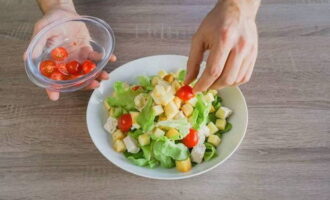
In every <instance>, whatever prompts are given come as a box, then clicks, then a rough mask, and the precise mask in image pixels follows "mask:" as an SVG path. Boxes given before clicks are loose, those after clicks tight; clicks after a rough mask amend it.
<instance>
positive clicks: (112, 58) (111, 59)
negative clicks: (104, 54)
mask: <svg viewBox="0 0 330 200" xmlns="http://www.w3.org/2000/svg"><path fill="white" fill-rule="evenodd" d="M109 61H110V62H116V61H117V56H116V55H115V54H112V55H111V56H110V59H109Z"/></svg>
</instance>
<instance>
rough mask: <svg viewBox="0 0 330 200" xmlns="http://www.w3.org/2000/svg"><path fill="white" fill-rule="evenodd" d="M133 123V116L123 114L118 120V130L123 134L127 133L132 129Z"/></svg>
mask: <svg viewBox="0 0 330 200" xmlns="http://www.w3.org/2000/svg"><path fill="white" fill-rule="evenodd" d="M132 123H133V121H132V116H131V115H130V114H123V115H122V116H120V117H119V119H118V128H119V129H120V130H121V131H123V132H127V131H129V130H130V129H131V127H132Z"/></svg>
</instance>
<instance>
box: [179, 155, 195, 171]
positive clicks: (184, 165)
mask: <svg viewBox="0 0 330 200" xmlns="http://www.w3.org/2000/svg"><path fill="white" fill-rule="evenodd" d="M175 165H176V169H177V170H178V171H180V172H188V171H190V170H191V161H190V158H189V157H188V158H187V159H186V160H176V161H175Z"/></svg>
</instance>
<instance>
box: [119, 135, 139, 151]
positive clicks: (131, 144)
mask: <svg viewBox="0 0 330 200" xmlns="http://www.w3.org/2000/svg"><path fill="white" fill-rule="evenodd" d="M123 141H124V144H125V146H126V148H127V151H128V152H130V153H137V152H139V151H140V148H139V147H138V144H137V141H136V139H134V138H133V137H132V136H130V135H127V136H126V137H125V138H124V140H123Z"/></svg>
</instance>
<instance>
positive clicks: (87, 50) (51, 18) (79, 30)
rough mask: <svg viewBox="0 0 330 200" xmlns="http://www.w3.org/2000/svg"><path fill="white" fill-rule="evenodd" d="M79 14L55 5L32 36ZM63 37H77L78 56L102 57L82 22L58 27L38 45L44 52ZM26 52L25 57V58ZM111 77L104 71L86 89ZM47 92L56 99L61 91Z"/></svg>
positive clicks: (84, 57)
mask: <svg viewBox="0 0 330 200" xmlns="http://www.w3.org/2000/svg"><path fill="white" fill-rule="evenodd" d="M77 16H79V15H78V14H77V12H76V11H75V9H74V8H68V7H54V8H52V9H50V10H48V11H47V12H46V13H45V15H44V16H43V17H42V18H41V19H40V20H39V21H37V23H36V24H35V26H34V30H33V34H32V38H33V37H34V36H35V35H36V34H37V33H38V32H39V31H40V30H41V29H43V28H44V27H45V26H47V25H48V24H50V23H52V22H55V21H57V20H62V19H64V18H72V17H77ZM62 38H77V39H78V41H77V44H75V48H79V49H78V50H79V51H74V52H76V54H77V55H75V56H77V57H79V58H81V59H82V60H83V59H87V58H90V59H92V60H97V57H100V54H99V53H97V52H94V51H93V49H92V47H91V46H90V44H89V32H88V29H87V28H86V26H85V24H83V23H81V24H79V23H74V24H70V25H67V26H64V27H63V28H62V29H58V30H56V31H55V32H54V31H53V32H52V33H51V34H50V35H47V36H46V40H45V41H42V42H41V45H40V46H39V47H37V48H38V49H39V52H40V53H41V52H42V49H43V48H44V46H47V45H52V44H56V43H57V41H61V40H62ZM79 38H84V40H79ZM25 57H26V56H25V54H24V59H25ZM116 59H117V58H116V56H115V55H111V57H110V61H111V62H115V61H116ZM108 78H109V75H108V73H107V72H106V71H102V72H101V73H100V75H99V76H98V77H97V79H96V80H93V81H92V82H91V83H90V85H88V86H87V87H86V88H85V89H87V90H91V89H95V88H98V87H99V86H100V83H99V81H100V80H107V79H108ZM46 92H47V94H48V97H49V99H50V100H53V101H56V100H58V99H59V96H60V94H59V92H55V91H51V90H48V89H46Z"/></svg>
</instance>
